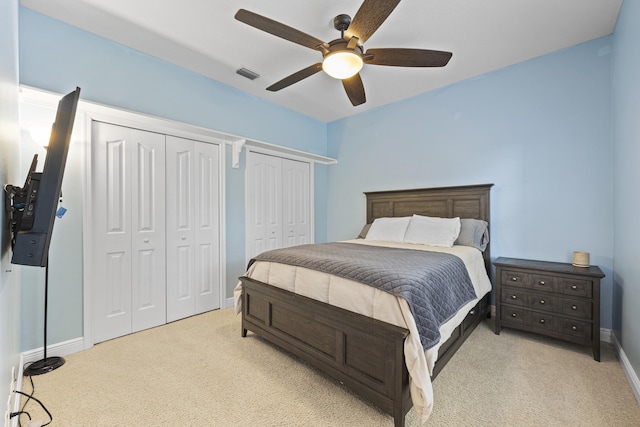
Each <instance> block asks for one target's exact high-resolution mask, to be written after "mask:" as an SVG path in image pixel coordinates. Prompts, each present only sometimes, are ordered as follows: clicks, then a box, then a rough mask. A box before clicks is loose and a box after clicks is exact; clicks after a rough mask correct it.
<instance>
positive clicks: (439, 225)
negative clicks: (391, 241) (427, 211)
mask: <svg viewBox="0 0 640 427" xmlns="http://www.w3.org/2000/svg"><path fill="white" fill-rule="evenodd" d="M458 234H460V218H437V217H430V216H421V215H414V216H413V217H411V221H410V222H409V227H407V232H406V233H405V236H404V241H405V242H406V243H419V244H422V245H431V246H445V247H449V248H450V247H451V246H453V242H455V241H456V239H457V238H458Z"/></svg>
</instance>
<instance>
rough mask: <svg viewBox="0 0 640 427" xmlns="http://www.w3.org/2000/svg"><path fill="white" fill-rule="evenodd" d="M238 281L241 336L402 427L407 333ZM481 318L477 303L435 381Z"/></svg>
mask: <svg viewBox="0 0 640 427" xmlns="http://www.w3.org/2000/svg"><path fill="white" fill-rule="evenodd" d="M240 280H241V281H242V286H243V296H242V336H246V334H247V331H248V330H250V331H253V332H255V333H256V334H257V335H259V336H260V337H262V338H264V339H266V340H268V341H270V342H272V343H274V344H276V345H278V346H280V347H282V348H283V349H285V350H287V351H289V352H291V353H293V354H294V355H296V356H298V357H300V358H301V359H303V360H305V361H306V362H307V363H309V364H310V365H312V366H314V367H315V368H317V369H319V370H320V371H322V372H324V373H326V374H328V375H329V376H331V377H333V378H334V379H336V380H338V381H339V382H341V383H343V384H344V385H346V386H347V387H349V388H350V389H351V390H352V391H354V392H355V393H356V394H359V395H360V396H362V397H363V398H364V399H366V400H368V401H370V402H371V403H373V404H374V405H376V406H377V407H378V408H380V409H381V410H382V411H384V412H386V413H388V414H390V415H392V416H393V417H394V423H395V426H396V427H401V426H404V418H405V415H406V413H407V412H408V411H409V409H411V406H412V405H413V403H412V401H411V396H410V392H409V373H408V371H407V367H406V364H405V360H404V339H405V338H406V337H407V335H408V333H409V331H408V330H407V329H404V328H400V327H398V326H395V325H391V324H388V323H385V322H382V321H379V320H376V319H372V318H370V317H366V316H363V315H360V314H357V313H353V312H350V311H347V310H344V309H341V308H338V307H335V306H331V305H329V304H325V303H322V302H319V301H316V300H313V299H310V298H307V297H304V296H302V295H297V294H295V293H292V292H288V291H284V290H282V289H279V288H276V287H273V286H270V285H267V284H264V283H262V282H259V281H256V280H253V279H250V278H247V277H241V278H240ZM483 301H486V299H483ZM481 302H482V301H481ZM483 313H484V314H486V311H485V310H484V309H483V308H481V304H480V303H479V304H478V306H476V308H475V309H474V310H472V313H470V314H469V315H468V316H467V318H466V319H465V321H464V322H463V323H462V325H460V326H459V327H458V328H457V329H456V330H455V331H454V333H453V335H452V338H451V339H450V340H449V341H447V343H445V344H444V345H443V346H442V348H441V351H440V352H439V354H440V355H441V356H440V358H439V361H438V363H436V368H435V371H434V377H435V375H437V373H438V372H440V370H441V369H442V367H443V366H444V364H446V362H447V361H448V360H449V359H450V358H451V356H453V354H454V353H455V351H456V350H457V349H458V348H459V347H460V345H461V344H462V342H463V341H464V340H465V339H466V337H467V336H468V335H469V334H470V333H471V331H473V328H475V326H476V325H477V324H478V323H479V322H480V320H481V318H482V317H483Z"/></svg>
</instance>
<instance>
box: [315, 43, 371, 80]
mask: <svg viewBox="0 0 640 427" xmlns="http://www.w3.org/2000/svg"><path fill="white" fill-rule="evenodd" d="M362 64H363V62H362V57H361V56H360V55H358V54H357V53H355V52H354V51H352V50H339V51H336V52H331V53H329V54H327V55H326V56H325V57H324V60H323V61H322V69H323V70H324V72H325V73H327V74H329V75H330V76H331V77H333V78H334V79H340V80H343V79H348V78H349V77H353V76H354V75H356V74H358V72H359V71H360V70H361V69H362Z"/></svg>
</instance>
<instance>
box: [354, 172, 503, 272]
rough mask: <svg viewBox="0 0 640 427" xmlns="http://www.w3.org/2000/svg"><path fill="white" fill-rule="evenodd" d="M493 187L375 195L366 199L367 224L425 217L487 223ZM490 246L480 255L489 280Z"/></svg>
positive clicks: (388, 192) (484, 186)
mask: <svg viewBox="0 0 640 427" xmlns="http://www.w3.org/2000/svg"><path fill="white" fill-rule="evenodd" d="M492 186H493V184H482V185H465V186H459V187H440V188H421V189H415V190H394V191H375V192H366V193H364V194H365V195H366V196H367V224H371V223H372V222H373V220H374V219H376V218H382V217H401V216H411V215H413V214H416V215H424V216H435V217H440V218H455V217H460V218H475V219H482V220H485V221H487V222H488V223H489V227H491V221H490V218H491V216H490V206H489V203H490V190H491V187H492ZM490 252H491V251H490V244H489V245H487V249H486V250H485V251H484V253H483V257H484V262H485V266H486V268H487V272H488V273H489V277H491V253H490Z"/></svg>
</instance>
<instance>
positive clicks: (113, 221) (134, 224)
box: [91, 122, 165, 342]
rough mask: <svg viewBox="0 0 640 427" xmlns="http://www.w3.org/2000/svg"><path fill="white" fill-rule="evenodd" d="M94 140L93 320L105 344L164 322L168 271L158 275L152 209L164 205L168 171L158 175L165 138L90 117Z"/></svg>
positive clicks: (160, 244) (158, 225) (159, 250)
mask: <svg viewBox="0 0 640 427" xmlns="http://www.w3.org/2000/svg"><path fill="white" fill-rule="evenodd" d="M92 144H93V153H94V154H93V159H92V168H93V169H92V170H93V173H94V179H93V180H92V188H91V192H92V207H91V210H92V214H93V215H92V221H93V235H92V239H91V241H92V243H93V247H92V252H93V254H94V257H93V259H94V265H93V268H94V271H95V277H94V278H93V282H92V289H93V295H94V296H95V299H94V303H93V310H94V312H93V319H94V326H95V337H94V340H95V342H100V341H104V340H107V339H111V338H115V337H118V336H122V335H126V334H128V333H131V332H132V331H133V330H138V329H141V328H146V327H151V326H156V325H158V324H162V323H164V311H165V308H164V300H163V297H162V295H163V294H164V292H165V282H164V273H162V274H158V272H157V270H158V269H160V270H163V268H164V267H163V265H164V215H163V214H162V213H161V212H160V213H158V212H155V211H156V210H162V209H164V207H163V206H164V196H163V192H164V175H162V174H160V175H158V174H157V173H156V172H157V170H158V167H159V166H160V168H161V169H163V168H164V164H163V163H164V157H163V155H162V152H163V150H164V136H162V135H158V134H154V133H151V132H144V131H140V130H136V129H131V128H126V127H121V126H115V125H111V124H107V123H100V122H93V124H92ZM158 180H159V182H158ZM158 232H159V234H158ZM145 240H146V241H145ZM134 325H135V328H136V329H134Z"/></svg>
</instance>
